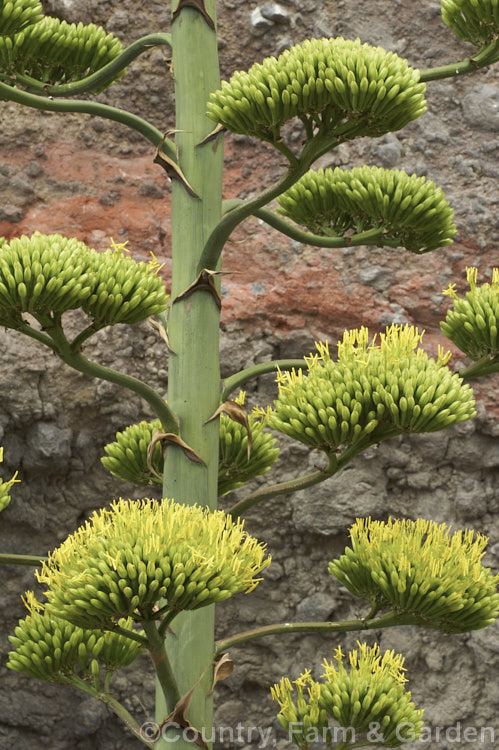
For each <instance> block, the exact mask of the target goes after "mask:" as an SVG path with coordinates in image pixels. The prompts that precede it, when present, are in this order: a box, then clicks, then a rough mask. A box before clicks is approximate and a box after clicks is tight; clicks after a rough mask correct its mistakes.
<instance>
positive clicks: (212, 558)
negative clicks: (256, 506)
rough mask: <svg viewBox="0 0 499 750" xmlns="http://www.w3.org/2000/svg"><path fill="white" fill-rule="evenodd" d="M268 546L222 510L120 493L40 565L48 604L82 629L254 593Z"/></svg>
mask: <svg viewBox="0 0 499 750" xmlns="http://www.w3.org/2000/svg"><path fill="white" fill-rule="evenodd" d="M269 564H270V557H267V558H266V557H265V546H264V545H262V544H260V543H259V542H258V541H257V540H256V539H254V538H252V537H250V536H249V535H248V534H247V533H246V532H245V531H244V525H243V522H242V521H237V522H234V521H233V520H232V519H231V518H230V516H227V515H225V514H224V513H223V512H221V511H210V510H208V509H203V508H201V507H199V506H198V505H180V504H178V503H175V502H173V501H172V500H163V501H162V502H158V501H156V500H137V501H132V500H119V501H116V502H114V503H113V504H112V506H111V508H110V509H109V510H99V511H96V512H95V513H93V515H92V516H91V518H90V520H89V521H87V522H86V523H85V524H84V526H81V527H80V528H79V529H77V531H75V532H74V533H73V534H71V535H70V536H69V537H68V538H67V539H66V540H65V541H64V542H63V543H62V544H61V545H60V546H59V547H58V548H57V549H56V550H55V551H54V552H53V553H52V554H51V555H50V557H49V560H48V562H46V563H44V564H43V567H42V570H41V573H39V574H38V579H39V581H40V582H41V583H44V584H46V586H47V588H48V590H47V591H46V597H47V599H48V601H49V607H48V609H49V611H50V613H52V614H54V615H55V616H56V617H60V618H61V619H64V620H68V621H69V622H71V623H73V624H74V625H78V626H79V627H82V628H99V627H109V626H110V625H112V623H113V622H116V621H117V620H118V619H119V618H121V617H132V618H133V619H134V620H137V621H141V620H148V619H149V620H150V619H155V618H157V617H159V616H160V614H161V613H160V612H158V608H157V606H156V605H157V603H158V602H159V601H160V600H163V604H162V609H161V612H166V611H167V612H169V613H172V614H175V613H177V612H180V611H181V610H184V609H198V608H199V607H204V606H206V605H208V604H212V603H213V602H219V601H223V600H224V599H228V598H229V597H230V596H232V595H233V594H236V593H238V592H241V591H246V592H249V591H251V590H252V589H253V588H255V586H256V585H257V584H258V582H259V580H260V579H259V578H257V576H258V574H259V573H260V572H261V571H262V570H263V568H265V567H267V565H269Z"/></svg>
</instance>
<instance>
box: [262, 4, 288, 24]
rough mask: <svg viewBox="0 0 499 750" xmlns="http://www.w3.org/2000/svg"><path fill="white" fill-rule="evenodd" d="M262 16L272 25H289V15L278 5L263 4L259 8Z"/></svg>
mask: <svg viewBox="0 0 499 750" xmlns="http://www.w3.org/2000/svg"><path fill="white" fill-rule="evenodd" d="M261 13H262V16H264V17H265V18H268V19H269V20H270V21H273V22H274V23H289V22H290V20H291V15H290V13H289V11H288V10H286V8H283V6H282V5H279V3H264V4H263V5H262V7H261Z"/></svg>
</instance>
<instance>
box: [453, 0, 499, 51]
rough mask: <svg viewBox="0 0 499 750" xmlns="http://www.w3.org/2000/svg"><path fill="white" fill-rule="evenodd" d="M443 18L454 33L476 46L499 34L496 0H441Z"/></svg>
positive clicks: (498, 13) (498, 9) (489, 40)
mask: <svg viewBox="0 0 499 750" xmlns="http://www.w3.org/2000/svg"><path fill="white" fill-rule="evenodd" d="M441 6H442V18H443V20H444V22H445V23H446V24H447V26H449V28H451V29H452V31H453V32H454V34H455V35H456V36H458V37H459V38H460V39H464V41H466V42H471V43H472V44H474V45H475V46H476V47H481V46H482V45H483V44H488V43H489V42H492V41H493V40H494V39H497V36H498V35H499V5H498V3H497V1H496V0H441Z"/></svg>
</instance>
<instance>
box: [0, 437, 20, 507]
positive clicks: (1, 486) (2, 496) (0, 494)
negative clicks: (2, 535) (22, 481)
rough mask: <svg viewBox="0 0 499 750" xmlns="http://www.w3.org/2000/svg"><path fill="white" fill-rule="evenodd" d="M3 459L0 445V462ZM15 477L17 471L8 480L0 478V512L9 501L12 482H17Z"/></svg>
mask: <svg viewBox="0 0 499 750" xmlns="http://www.w3.org/2000/svg"><path fill="white" fill-rule="evenodd" d="M2 461H3V448H1V447H0V463H2ZM16 477H17V471H16V473H15V474H14V476H13V477H12V479H9V480H8V482H4V481H3V479H0V512H1V511H2V510H5V508H6V507H7V505H8V504H9V503H10V489H11V487H12V485H13V484H15V483H16V482H19V479H16Z"/></svg>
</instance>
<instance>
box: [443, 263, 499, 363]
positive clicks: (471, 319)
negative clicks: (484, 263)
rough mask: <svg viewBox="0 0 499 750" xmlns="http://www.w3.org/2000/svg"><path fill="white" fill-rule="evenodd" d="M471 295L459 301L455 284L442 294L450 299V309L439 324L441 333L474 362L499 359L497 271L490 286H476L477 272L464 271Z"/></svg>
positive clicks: (470, 269) (498, 282)
mask: <svg viewBox="0 0 499 750" xmlns="http://www.w3.org/2000/svg"><path fill="white" fill-rule="evenodd" d="M466 275H467V278H468V284H469V287H470V291H469V292H467V293H466V296H465V297H464V298H460V297H459V296H458V294H457V292H456V290H455V286H456V285H455V284H450V285H449V287H448V289H445V290H444V292H443V293H444V294H446V295H448V296H449V297H451V299H452V302H453V307H452V308H451V309H450V310H449V311H448V312H447V315H446V318H445V320H444V321H442V323H440V328H441V329H442V333H444V334H445V335H446V336H447V338H449V339H450V340H451V341H453V342H454V343H455V345H456V346H457V347H459V349H460V350H461V351H462V352H464V353H465V354H466V356H467V357H469V358H470V359H473V360H479V359H481V358H482V357H489V358H490V360H493V359H494V358H497V357H498V356H499V337H498V333H497V332H498V330H499V268H494V269H493V271H492V280H491V283H490V284H488V283H487V284H482V285H481V286H477V283H476V282H477V275H478V269H477V268H467V269H466Z"/></svg>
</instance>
